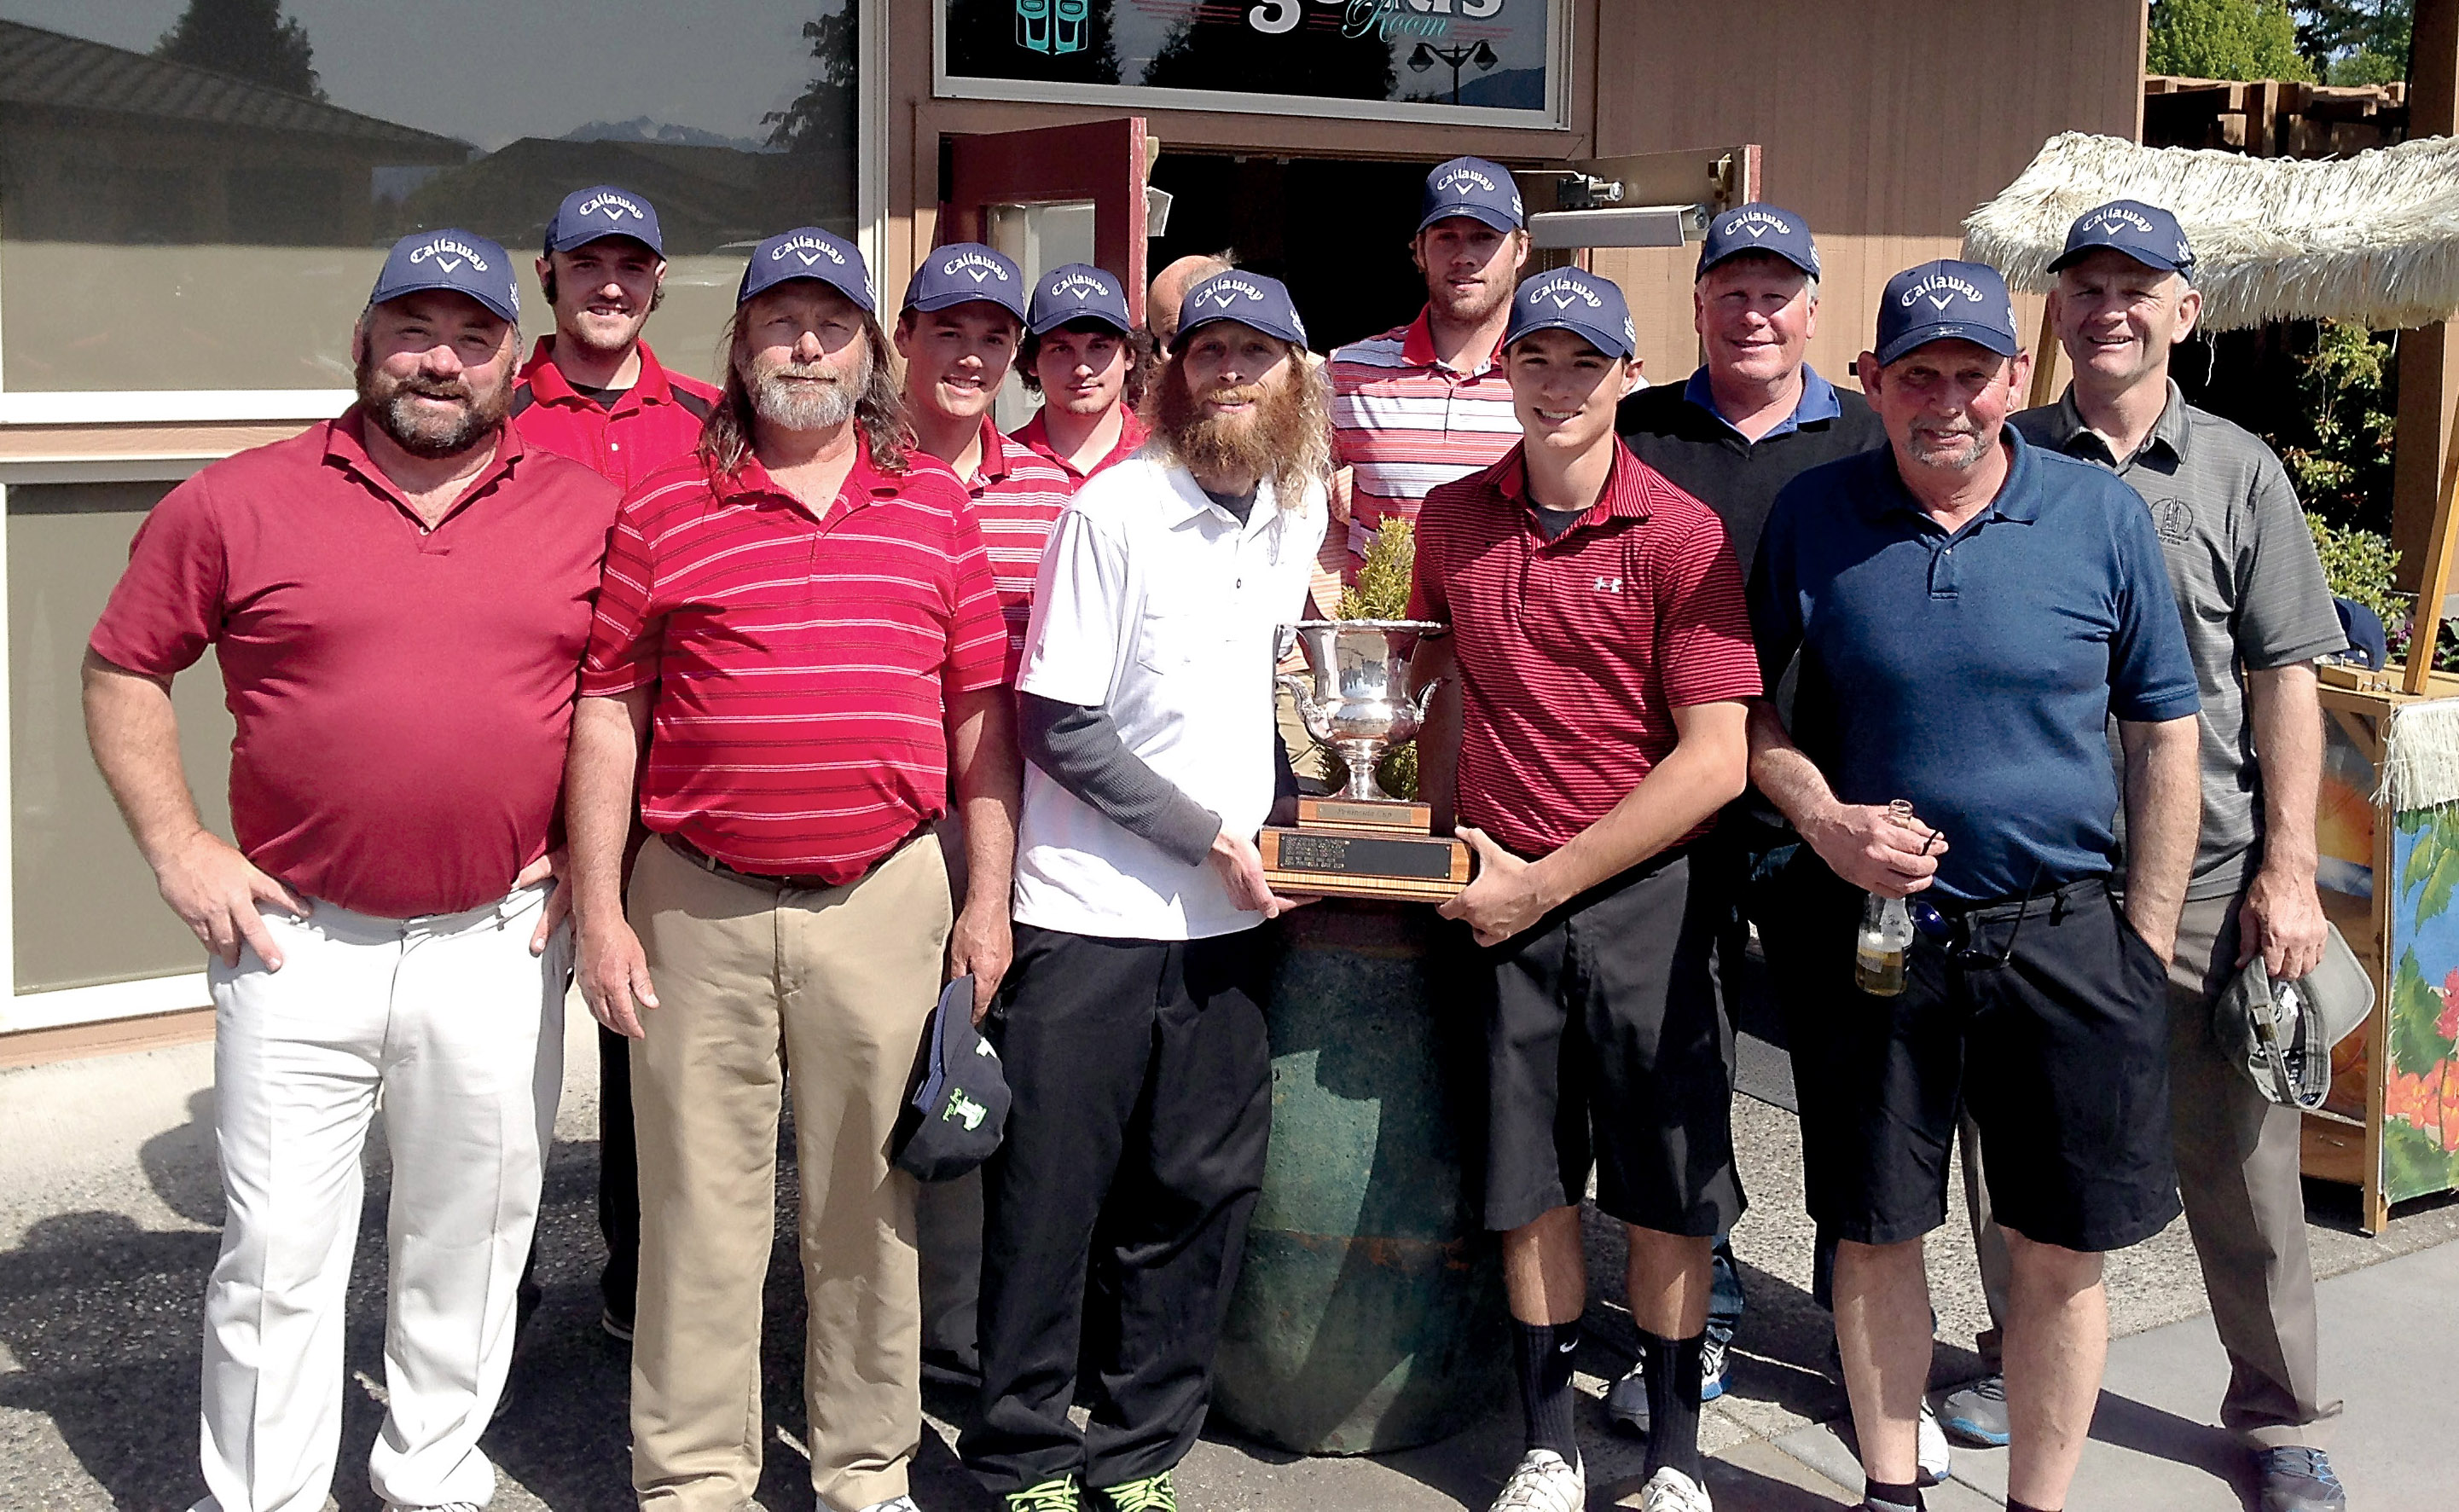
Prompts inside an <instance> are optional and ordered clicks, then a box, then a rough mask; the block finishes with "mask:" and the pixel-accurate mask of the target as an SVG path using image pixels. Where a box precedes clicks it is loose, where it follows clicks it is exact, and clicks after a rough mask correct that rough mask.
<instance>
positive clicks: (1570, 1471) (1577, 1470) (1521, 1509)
mask: <svg viewBox="0 0 2459 1512" xmlns="http://www.w3.org/2000/svg"><path fill="white" fill-rule="evenodd" d="M1587 1504H1588V1477H1587V1472H1586V1471H1585V1470H1583V1469H1582V1468H1581V1467H1580V1466H1579V1465H1576V1464H1566V1463H1565V1462H1564V1460H1563V1457H1562V1456H1561V1455H1558V1454H1556V1453H1555V1452H1554V1451H1553V1450H1551V1449H1531V1450H1529V1451H1528V1452H1527V1453H1526V1454H1524V1455H1523V1456H1521V1457H1520V1468H1519V1469H1517V1470H1514V1471H1512V1472H1511V1479H1510V1480H1508V1481H1504V1482H1503V1494H1502V1495H1501V1496H1498V1497H1496V1498H1495V1499H1494V1505H1493V1506H1492V1507H1491V1508H1489V1509H1488V1512H1586V1508H1587Z"/></svg>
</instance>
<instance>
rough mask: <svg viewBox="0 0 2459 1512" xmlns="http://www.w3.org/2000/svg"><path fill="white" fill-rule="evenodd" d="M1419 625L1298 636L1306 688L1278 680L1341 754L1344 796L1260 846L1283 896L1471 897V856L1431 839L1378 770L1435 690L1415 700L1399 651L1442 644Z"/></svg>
mask: <svg viewBox="0 0 2459 1512" xmlns="http://www.w3.org/2000/svg"><path fill="white" fill-rule="evenodd" d="M1443 628H1444V627H1443V626H1441V625H1439V624H1431V623H1427V622H1425V621H1422V620H1303V621H1301V622H1300V623H1299V625H1298V627H1297V631H1298V639H1299V640H1301V641H1304V642H1305V643H1306V648H1307V659H1308V660H1309V661H1310V662H1313V663H1314V672H1313V674H1312V675H1311V676H1308V677H1299V676H1296V675H1294V674H1286V673H1285V674H1283V675H1282V677H1281V679H1280V682H1281V684H1282V686H1284V687H1287V688H1288V689H1289V690H1290V691H1291V693H1292V694H1293V695H1294V696H1295V698H1296V700H1297V706H1298V715H1299V717H1300V718H1301V719H1303V720H1305V721H1306V727H1307V733H1308V734H1310V735H1313V736H1314V738H1315V739H1316V740H1319V741H1321V742H1323V743H1324V744H1325V745H1328V746H1331V747H1332V748H1333V749H1334V750H1336V751H1338V752H1339V753H1340V759H1341V760H1342V762H1344V763H1346V764H1347V765H1348V767H1349V785H1348V786H1347V787H1346V788H1342V789H1341V790H1340V791H1339V792H1337V793H1332V794H1327V795H1325V796H1323V797H1320V798H1313V797H1310V798H1301V799H1299V800H1298V822H1297V824H1296V825H1295V826H1294V827H1290V826H1280V825H1268V826H1266V827H1265V829H1264V830H1263V832H1262V833H1261V834H1259V835H1257V836H1256V839H1255V846H1256V849H1257V850H1258V851H1261V852H1262V855H1263V859H1264V878H1265V880H1266V881H1268V882H1270V883H1271V884H1272V891H1274V892H1276V893H1323V894H1325V895H1327V896H1332V897H1367V898H1413V899H1423V900H1426V901H1430V902H1440V901H1442V900H1443V899H1444V898H1448V897H1452V896H1455V895H1457V894H1458V893H1460V891H1461V889H1462V888H1464V887H1466V886H1468V874H1469V853H1468V847H1466V846H1465V845H1462V844H1461V842H1460V841H1458V840H1455V839H1453V838H1451V837H1450V836H1448V835H1441V836H1439V835H1436V834H1434V833H1432V832H1431V830H1432V825H1433V814H1432V810H1430V809H1428V808H1427V807H1426V806H1425V805H1424V804H1421V803H1414V802H1411V801H1409V800H1407V799H1401V798H1393V797H1390V796H1389V795H1387V794H1386V793H1385V792H1384V791H1383V789H1382V788H1379V787H1377V785H1376V782H1375V764H1376V763H1377V762H1378V761H1380V760H1381V759H1382V756H1383V753H1384V751H1385V750H1387V749H1389V748H1390V747H1391V746H1392V745H1393V744H1394V743H1396V742H1398V741H1405V740H1407V739H1409V738H1410V737H1411V736H1413V735H1415V734H1417V733H1418V730H1419V726H1421V725H1423V724H1424V723H1425V715H1426V705H1427V704H1428V702H1429V701H1430V700H1432V699H1433V697H1434V692H1435V689H1434V685H1433V684H1428V685H1427V686H1426V687H1425V688H1423V689H1421V690H1420V691H1419V694H1418V696H1417V698H1415V699H1411V698H1410V697H1409V696H1408V658H1407V657H1405V656H1403V655H1402V654H1401V653H1400V652H1399V650H1398V647H1397V646H1396V645H1395V641H1397V640H1398V638H1400V637H1402V636H1409V635H1428V634H1440V633H1441V632H1442V630H1443Z"/></svg>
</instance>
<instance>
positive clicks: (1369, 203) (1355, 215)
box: [1148, 145, 1429, 352]
mask: <svg viewBox="0 0 2459 1512" xmlns="http://www.w3.org/2000/svg"><path fill="white" fill-rule="evenodd" d="M1428 166H1429V165H1428V164H1426V163H1422V162H1368V161H1358V160H1355V159H1343V158H1272V157H1266V156H1261V155H1249V156H1233V155H1230V154H1226V153H1204V152H1173V151H1170V150H1169V149H1168V148H1167V147H1166V145H1165V147H1164V149H1163V151H1162V154H1161V157H1160V158H1159V160H1158V161H1156V162H1155V163H1154V164H1153V169H1152V178H1151V182H1152V186H1153V187H1154V188H1156V189H1161V190H1165V191H1166V192H1167V193H1168V194H1169V195H1170V196H1171V203H1170V210H1169V234H1168V235H1166V236H1160V237H1154V238H1152V239H1151V240H1150V242H1149V243H1148V245H1149V246H1150V249H1151V253H1150V265H1151V267H1152V268H1153V269H1154V270H1155V271H1159V270H1160V269H1161V268H1163V267H1165V266H1166V265H1168V263H1171V262H1172V261H1173V260H1175V259H1178V258H1182V257H1187V256H1191V255H1201V254H1207V253H1218V252H1222V251H1224V250H1227V251H1229V252H1230V253H1231V254H1233V255H1234V256H1235V258H1236V259H1237V262H1238V264H1239V265H1240V266H1241V267H1247V268H1252V269H1253V270H1254V271H1256V272H1258V273H1267V274H1270V275H1271V276H1272V277H1273V278H1276V279H1279V280H1280V281H1281V282H1282V283H1284V284H1288V285H1289V287H1290V295H1291V298H1293V300H1295V301H1296V302H1297V307H1298V314H1299V315H1300V316H1301V317H1303V318H1304V319H1305V321H1306V323H1307V334H1308V336H1309V337H1311V338H1312V339H1313V340H1312V345H1313V346H1314V349H1315V350H1317V351H1321V352H1329V351H1331V350H1332V349H1333V348H1334V347H1337V346H1339V345H1341V344H1342V343H1344V342H1352V341H1356V340H1357V339H1358V338H1359V337H1361V336H1372V335H1375V334H1377V333H1378V332H1381V331H1385V330H1389V329H1391V328H1392V327H1393V326H1398V325H1401V324H1402V323H1404V322H1406V321H1408V320H1410V319H1412V318H1413V317H1415V316H1416V315H1417V313H1418V310H1419V306H1421V305H1424V304H1425V284H1424V281H1423V279H1422V278H1421V276H1420V275H1419V272H1418V270H1417V268H1416V267H1415V266H1414V265H1412V264H1411V263H1410V261H1409V238H1410V235H1411V234H1412V233H1413V232H1415V231H1416V230H1417V227H1418V205H1419V197H1420V194H1421V193H1422V191H1423V189H1424V187H1425V182H1426V169H1427V168H1428Z"/></svg>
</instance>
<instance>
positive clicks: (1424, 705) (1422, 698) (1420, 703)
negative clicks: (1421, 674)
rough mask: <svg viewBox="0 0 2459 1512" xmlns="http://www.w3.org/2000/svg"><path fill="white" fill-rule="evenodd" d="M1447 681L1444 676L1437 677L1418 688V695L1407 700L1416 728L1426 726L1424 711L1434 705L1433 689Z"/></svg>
mask: <svg viewBox="0 0 2459 1512" xmlns="http://www.w3.org/2000/svg"><path fill="white" fill-rule="evenodd" d="M1447 681H1448V679H1445V678H1437V679H1435V680H1434V681H1433V682H1431V683H1427V684H1426V685H1425V686H1424V687H1421V688H1419V689H1418V696H1417V697H1416V698H1413V699H1411V700H1409V714H1410V718H1411V721H1412V722H1413V723H1414V724H1415V725H1417V727H1418V728H1419V729H1424V728H1425V727H1426V711H1427V710H1428V709H1431V708H1433V707H1434V706H1435V690H1436V689H1438V688H1440V687H1441V686H1442V685H1443V683H1445V682H1447Z"/></svg>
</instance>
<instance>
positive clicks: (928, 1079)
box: [889, 973, 1011, 1182]
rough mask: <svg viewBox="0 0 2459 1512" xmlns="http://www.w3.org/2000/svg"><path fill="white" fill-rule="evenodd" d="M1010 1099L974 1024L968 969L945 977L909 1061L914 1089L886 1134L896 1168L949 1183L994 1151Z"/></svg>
mask: <svg viewBox="0 0 2459 1512" xmlns="http://www.w3.org/2000/svg"><path fill="white" fill-rule="evenodd" d="M1010 1101H1011V1099H1010V1096H1009V1093H1008V1086H1007V1072H1006V1070H1005V1069H1004V1068H1003V1067H1001V1066H1000V1064H999V1059H998V1054H997V1053H996V1052H994V1051H993V1050H992V1049H991V1046H990V1041H989V1040H984V1039H983V1038H982V1037H981V1034H980V1032H979V1031H977V1029H975V1027H974V978H973V975H972V974H971V973H967V974H966V975H964V976H962V977H957V978H956V980H955V981H952V982H950V983H949V984H948V985H947V987H946V988H945V989H944V990H942V991H941V992H940V994H939V1003H938V1006H937V1007H935V1008H934V1009H933V1010H932V1011H931V1024H930V1028H929V1031H928V1032H927V1033H926V1034H924V1036H923V1038H922V1049H921V1053H920V1054H919V1055H918V1056H917V1057H916V1058H915V1061H914V1090H913V1091H911V1092H909V1093H908V1094H906V1098H905V1106H904V1107H903V1108H902V1109H900V1110H899V1111H898V1113H897V1116H896V1124H895V1126H894V1128H893V1129H892V1130H891V1131H890V1133H889V1148H890V1150H891V1151H892V1159H893V1161H894V1163H895V1165H896V1167H897V1169H899V1170H902V1171H904V1172H906V1173H907V1174H909V1175H911V1176H913V1177H914V1179H915V1180H917V1181H926V1182H937V1181H948V1180H951V1179H953V1178H955V1177H957V1176H962V1175H963V1174H964V1173H965V1172H967V1171H969V1170H972V1169H973V1168H974V1167H975V1166H979V1165H980V1164H981V1163H982V1162H984V1161H986V1160H988V1159H990V1157H991V1155H992V1154H993V1152H995V1151H996V1150H998V1145H999V1136H1000V1134H1001V1133H1003V1132H1004V1131H1005V1130H1006V1128H1007V1114H1008V1104H1009V1103H1010Z"/></svg>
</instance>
